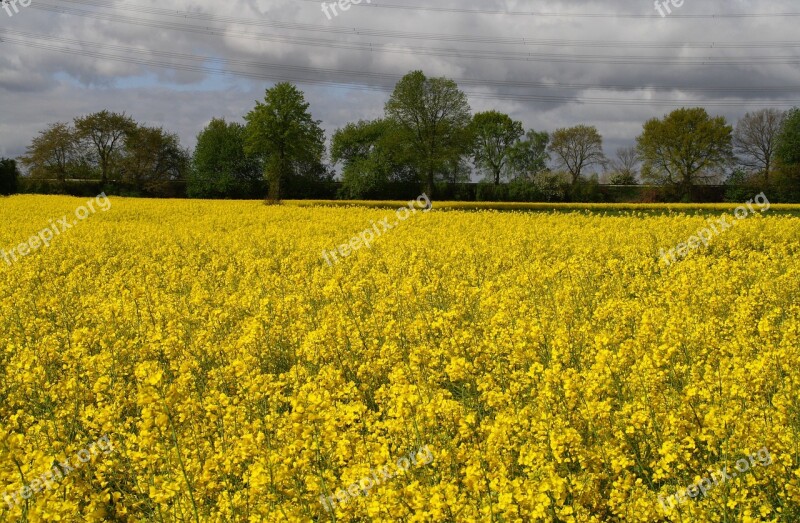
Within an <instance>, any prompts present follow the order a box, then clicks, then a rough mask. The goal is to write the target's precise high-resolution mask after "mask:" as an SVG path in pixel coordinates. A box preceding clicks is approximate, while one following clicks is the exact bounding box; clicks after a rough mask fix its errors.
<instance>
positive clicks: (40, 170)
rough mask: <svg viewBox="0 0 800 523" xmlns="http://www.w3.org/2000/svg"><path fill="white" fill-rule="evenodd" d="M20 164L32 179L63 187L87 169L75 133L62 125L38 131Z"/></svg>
mask: <svg viewBox="0 0 800 523" xmlns="http://www.w3.org/2000/svg"><path fill="white" fill-rule="evenodd" d="M20 162H21V163H22V165H24V166H25V167H26V168H27V170H28V173H29V174H30V176H31V177H33V178H42V179H48V180H58V181H59V182H61V183H62V184H63V183H65V182H66V180H67V179H69V178H75V177H76V173H78V172H85V171H86V170H87V168H88V166H86V161H85V158H84V153H83V151H82V147H81V143H80V139H79V137H78V134H77V133H76V131H75V130H74V129H73V128H72V127H71V126H70V125H69V124H67V123H61V122H57V123H54V124H52V125H50V126H49V127H48V128H47V129H45V130H44V131H40V132H39V135H38V136H37V137H36V138H34V139H33V141H32V142H31V144H30V145H29V146H28V148H27V151H26V154H25V155H24V156H22V157H20Z"/></svg>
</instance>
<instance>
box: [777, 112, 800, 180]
mask: <svg viewBox="0 0 800 523" xmlns="http://www.w3.org/2000/svg"><path fill="white" fill-rule="evenodd" d="M776 153H777V156H778V159H779V160H780V161H781V163H782V164H784V165H785V166H793V167H797V166H800V108H798V107H795V108H794V109H791V110H790V111H789V112H788V113H786V117H785V119H784V121H783V125H782V126H781V131H780V133H779V134H778V140H777V146H776Z"/></svg>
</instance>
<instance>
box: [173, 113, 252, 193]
mask: <svg viewBox="0 0 800 523" xmlns="http://www.w3.org/2000/svg"><path fill="white" fill-rule="evenodd" d="M261 179H262V173H261V166H260V165H259V163H258V161H257V159H256V158H255V157H252V156H248V155H247V154H246V153H245V128H244V125H241V124H239V123H236V122H226V121H225V120H224V119H218V118H214V119H212V120H211V122H210V123H209V124H208V125H207V126H206V127H205V128H204V129H203V130H202V131H201V132H200V134H198V135H197V146H196V147H195V149H194V155H193V157H192V169H191V173H190V175H189V183H188V187H187V191H188V194H189V196H190V197H195V198H225V197H227V198H230V197H234V198H241V197H246V196H248V195H251V194H255V189H256V188H257V187H258V186H259V181H260V180H261Z"/></svg>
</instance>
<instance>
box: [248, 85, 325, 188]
mask: <svg viewBox="0 0 800 523" xmlns="http://www.w3.org/2000/svg"><path fill="white" fill-rule="evenodd" d="M308 108H309V104H308V103H307V102H306V101H305V96H304V95H303V92H302V91H300V90H299V89H298V88H297V87H295V86H294V85H292V84H290V83H288V82H282V83H279V84H276V85H275V86H274V87H273V88H271V89H267V91H266V93H265V95H264V103H261V102H258V101H256V107H255V108H254V109H253V110H252V111H250V112H249V113H248V114H247V116H245V120H247V126H246V128H245V152H246V153H247V154H249V155H255V156H258V157H259V159H260V160H261V161H262V162H263V165H264V175H265V178H266V179H267V181H268V182H269V194H268V200H269V201H271V202H278V201H280V198H281V180H282V179H285V178H287V177H289V176H292V175H293V174H298V171H299V169H300V167H301V166H302V165H303V164H314V165H316V164H321V163H322V156H323V154H324V153H325V143H324V141H325V135H324V133H323V131H322V129H321V128H320V126H319V124H320V122H319V121H316V120H314V119H312V118H311V114H310V113H309V112H308Z"/></svg>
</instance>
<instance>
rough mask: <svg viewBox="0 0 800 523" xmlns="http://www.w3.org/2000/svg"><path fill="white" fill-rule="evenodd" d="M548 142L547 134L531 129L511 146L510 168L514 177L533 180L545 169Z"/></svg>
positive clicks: (548, 157) (547, 158) (548, 159)
mask: <svg viewBox="0 0 800 523" xmlns="http://www.w3.org/2000/svg"><path fill="white" fill-rule="evenodd" d="M549 143H550V135H549V134H547V133H546V132H538V133H537V132H536V131H534V130H533V129H531V130H530V131H528V132H527V133H526V134H525V138H523V139H522V140H519V141H518V142H517V143H516V144H514V146H513V147H512V148H511V168H512V171H513V172H514V175H515V177H516V178H525V179H529V180H533V179H535V178H536V177H537V176H538V175H540V174H541V173H543V172H545V171H547V163H548V162H549V161H550V153H548V152H547V146H548V144H549Z"/></svg>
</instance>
